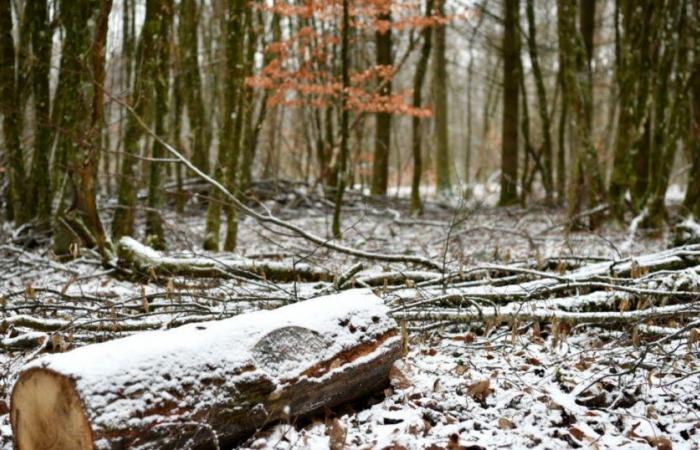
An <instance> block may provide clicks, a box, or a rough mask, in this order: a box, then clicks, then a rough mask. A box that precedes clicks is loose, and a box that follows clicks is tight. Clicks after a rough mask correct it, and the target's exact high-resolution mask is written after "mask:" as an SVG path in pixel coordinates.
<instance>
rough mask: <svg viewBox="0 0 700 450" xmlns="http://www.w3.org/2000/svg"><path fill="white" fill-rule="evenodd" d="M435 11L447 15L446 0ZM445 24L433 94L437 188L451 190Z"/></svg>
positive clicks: (438, 35)
mask: <svg viewBox="0 0 700 450" xmlns="http://www.w3.org/2000/svg"><path fill="white" fill-rule="evenodd" d="M435 12H436V14H437V15H438V16H440V17H444V16H445V0H436V3H435ZM446 33H447V28H446V26H445V24H443V23H441V24H438V25H436V26H435V31H434V39H435V51H434V52H433V53H434V57H433V95H434V96H435V110H434V114H435V145H436V162H435V164H436V167H435V169H436V173H437V190H438V191H445V192H449V191H451V190H452V181H451V180H450V164H451V163H452V161H451V159H450V143H449V131H448V129H447V125H448V123H449V122H448V104H447V60H446V59H445V52H446V36H445V35H446Z"/></svg>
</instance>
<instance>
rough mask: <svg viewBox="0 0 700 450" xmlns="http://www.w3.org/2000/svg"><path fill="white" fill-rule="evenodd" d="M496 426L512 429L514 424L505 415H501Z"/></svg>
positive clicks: (502, 428)
mask: <svg viewBox="0 0 700 450" xmlns="http://www.w3.org/2000/svg"><path fill="white" fill-rule="evenodd" d="M498 428H500V429H501V430H512V429H513V428H515V424H514V423H513V422H512V421H511V420H510V419H508V418H507V417H501V418H500V419H498Z"/></svg>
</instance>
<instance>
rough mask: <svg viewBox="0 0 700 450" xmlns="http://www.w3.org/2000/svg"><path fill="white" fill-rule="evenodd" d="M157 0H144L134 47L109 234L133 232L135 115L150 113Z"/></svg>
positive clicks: (138, 129) (136, 156) (138, 137)
mask: <svg viewBox="0 0 700 450" xmlns="http://www.w3.org/2000/svg"><path fill="white" fill-rule="evenodd" d="M160 1H161V0H147V2H146V17H145V19H144V23H143V31H142V32H141V37H140V39H139V43H138V45H137V48H136V68H135V73H134V79H133V89H132V97H131V106H132V108H133V110H134V111H133V112H134V113H133V114H130V115H129V116H128V118H127V124H126V130H125V132H124V142H123V149H124V155H123V157H122V161H121V163H122V165H121V169H120V179H119V192H118V201H119V206H118V207H117V209H116V210H115V211H114V217H113V218H112V236H113V237H114V238H115V239H117V238H120V237H121V236H131V235H133V234H134V219H135V213H136V191H137V189H138V186H139V183H138V173H137V165H138V161H139V155H140V154H141V147H140V143H141V137H142V136H143V129H142V126H141V124H140V123H139V119H138V117H140V118H143V119H144V120H146V121H147V123H148V122H150V118H151V117H152V116H153V97H154V95H153V82H154V80H155V74H156V70H157V69H156V68H157V63H156V61H157V43H158V39H157V33H158V31H159V29H160V19H159V15H160V14H161V9H160Z"/></svg>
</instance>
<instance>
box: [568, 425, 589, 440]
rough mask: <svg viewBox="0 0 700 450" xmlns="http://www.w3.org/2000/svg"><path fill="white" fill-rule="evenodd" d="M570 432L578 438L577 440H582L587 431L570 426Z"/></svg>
mask: <svg viewBox="0 0 700 450" xmlns="http://www.w3.org/2000/svg"><path fill="white" fill-rule="evenodd" d="M569 434H570V435H572V436H573V437H574V438H576V440H577V441H582V440H583V439H584V438H585V437H586V433H584V432H583V431H581V429H580V428H576V427H571V428H569Z"/></svg>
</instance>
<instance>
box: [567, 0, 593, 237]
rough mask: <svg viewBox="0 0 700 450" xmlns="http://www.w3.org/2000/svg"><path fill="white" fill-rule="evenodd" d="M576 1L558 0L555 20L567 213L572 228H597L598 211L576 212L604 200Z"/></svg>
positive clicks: (586, 54) (587, 54)
mask: <svg viewBox="0 0 700 450" xmlns="http://www.w3.org/2000/svg"><path fill="white" fill-rule="evenodd" d="M576 16H577V9H576V4H575V2H571V1H567V0H559V2H558V4H557V19H558V20H557V22H558V32H559V53H560V61H561V64H562V67H561V69H560V70H561V76H562V80H561V81H562V94H563V101H564V102H566V103H567V105H568V106H569V107H570V115H569V116H568V118H569V120H568V122H567V123H566V124H565V126H567V127H568V132H569V140H570V147H571V148H570V150H571V154H572V159H573V160H572V161H571V162H570V169H569V170H570V172H569V186H568V193H567V201H568V208H567V215H568V217H569V221H570V226H571V227H572V228H588V229H595V228H597V227H598V226H599V225H600V223H601V220H602V217H601V214H589V215H586V219H587V222H586V223H584V222H583V220H582V219H580V218H579V217H578V216H579V214H580V213H581V212H583V211H584V210H587V209H593V208H595V207H596V206H599V205H600V204H602V203H603V200H604V197H603V194H604V192H603V189H604V186H603V178H602V175H601V172H600V164H599V162H598V154H597V151H596V148H595V146H594V145H593V137H592V129H591V124H592V118H591V117H592V111H593V105H592V99H591V92H592V90H591V88H590V86H589V85H590V82H591V75H590V59H589V57H590V55H591V54H592V51H589V50H588V49H587V48H586V47H585V44H584V42H585V39H583V38H582V37H581V34H580V33H579V31H578V30H577V29H576V20H575V19H576Z"/></svg>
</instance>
